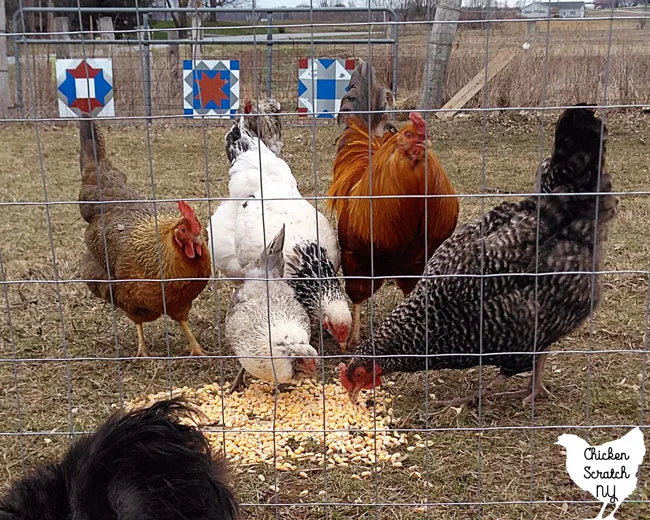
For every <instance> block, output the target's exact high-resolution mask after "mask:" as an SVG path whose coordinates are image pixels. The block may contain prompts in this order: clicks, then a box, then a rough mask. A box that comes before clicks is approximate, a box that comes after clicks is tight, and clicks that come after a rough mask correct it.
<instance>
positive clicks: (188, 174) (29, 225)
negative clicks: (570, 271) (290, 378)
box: [0, 112, 650, 520]
mask: <svg viewBox="0 0 650 520" xmlns="http://www.w3.org/2000/svg"><path fill="white" fill-rule="evenodd" d="M556 116H557V114H549V116H548V118H547V119H545V120H544V121H543V128H544V140H543V142H542V144H543V147H544V150H545V151H548V149H549V143H550V136H551V134H552V118H554V117H556ZM608 117H609V120H608V125H609V129H610V144H609V149H608V163H609V169H610V171H611V172H612V173H613V175H614V178H615V186H616V189H618V190H621V191H623V192H631V191H641V190H647V189H648V186H650V167H649V165H650V151H649V150H650V149H649V147H648V142H650V121H649V120H648V116H647V115H642V114H640V113H639V112H636V113H633V114H632V113H628V114H614V113H610V114H609V116H608ZM486 130H487V132H486V139H485V145H486V166H487V168H486V184H487V187H488V189H489V190H493V191H496V192H506V191H511V192H519V191H522V190H523V191H530V189H531V185H532V178H533V172H534V170H535V167H536V164H537V162H538V158H539V147H540V137H539V135H540V124H539V122H538V121H537V119H534V118H533V119H528V118H525V117H522V116H515V115H512V116H511V117H507V118H506V117H496V116H495V117H490V118H489V119H488V120H487V126H486ZM0 132H1V134H0V135H1V136H2V139H1V140H0V164H2V169H3V171H4V172H5V174H4V177H3V178H4V179H5V184H4V186H5V188H4V189H3V192H2V194H1V195H0V199H1V200H2V201H17V202H23V201H34V202H38V201H43V200H44V191H43V181H42V177H41V171H40V168H39V160H38V157H39V155H38V147H37V142H36V136H35V132H34V127H33V126H31V125H23V124H12V125H6V126H4V127H3V128H2V129H1V130H0ZM223 133H224V130H223V127H221V126H218V123H213V122H211V123H210V127H209V128H208V135H207V137H208V139H207V148H206V149H204V147H203V134H202V129H201V127H200V126H185V125H178V126H171V125H167V126H166V125H154V126H153V127H152V128H151V132H150V135H151V157H152V163H151V165H150V163H149V161H148V148H147V145H148V141H147V134H146V132H145V129H144V128H142V127H130V126H129V127H125V126H112V127H110V128H109V129H108V132H107V134H108V135H107V139H108V150H109V153H110V155H111V158H112V159H113V160H114V162H115V163H116V164H117V165H119V166H120V167H121V168H122V169H123V170H124V171H126V172H127V173H128V175H129V178H130V181H131V182H132V184H133V185H134V186H135V187H136V188H137V189H139V190H141V191H142V192H143V193H145V194H147V195H151V192H152V186H151V182H150V177H149V170H150V166H151V168H152V170H153V176H154V179H155V183H154V184H155V190H156V195H157V196H158V197H204V196H206V195H207V194H208V193H209V194H210V195H211V196H219V195H225V193H226V190H227V168H226V166H225V157H224V151H223V145H222V138H223ZM336 134H337V129H336V128H335V127H334V126H331V125H330V126H319V127H318V128H317V129H316V131H315V134H314V135H315V140H313V139H312V131H311V129H309V128H288V129H287V130H286V139H285V143H286V144H285V146H286V151H287V160H288V162H289V164H290V165H291V166H292V168H293V171H294V173H295V174H296V176H297V178H298V180H299V184H300V188H301V190H302V191H303V193H305V194H312V193H313V192H314V182H315V181H317V182H316V184H317V188H318V191H319V193H323V191H324V190H325V189H326V187H327V186H328V184H329V181H330V174H329V168H330V165H331V163H332V159H333V154H334V146H333V143H334V138H335V136H336ZM431 135H432V137H433V139H434V143H435V150H436V153H437V154H438V155H439V157H440V160H441V162H442V163H443V165H444V166H445V168H446V170H447V172H448V174H449V176H450V178H451V179H452V181H453V183H454V185H455V186H456V188H457V189H458V191H459V192H460V193H476V192H478V191H480V179H481V164H482V155H481V153H482V152H481V150H482V143H483V138H482V127H481V120H480V119H477V118H475V117H468V118H458V119H456V120H454V121H452V122H449V123H440V122H432V128H431ZM39 137H40V148H41V150H42V158H43V172H44V176H45V181H46V185H47V196H48V198H49V201H50V202H60V201H74V200H76V197H77V193H78V189H79V173H78V171H79V170H78V162H77V153H78V137H77V132H76V129H75V128H74V126H72V125H40V126H39ZM312 149H313V150H314V154H312ZM204 154H205V156H206V157H207V166H208V167H207V172H206V170H205V167H204ZM206 174H207V182H206ZM208 189H209V192H208ZM502 199H503V195H498V194H495V196H494V198H489V199H487V200H485V206H486V207H487V208H489V207H491V206H493V205H494V204H496V203H497V201H500V200H502ZM195 206H196V208H197V212H198V214H199V215H200V216H201V217H202V218H203V220H204V221H205V219H207V216H208V215H209V209H208V204H207V203H196V205H195ZM212 207H213V208H214V203H212ZM480 211H481V206H480V200H479V199H473V198H463V199H462V203H461V216H460V219H461V221H462V222H466V221H468V220H470V219H473V218H475V217H476V216H477V215H479V214H480ZM47 219H48V217H47V213H46V209H45V207H44V206H43V205H31V206H0V236H1V237H2V239H1V242H0V244H1V248H2V249H1V252H2V262H3V266H4V270H5V273H6V279H7V280H8V281H11V282H17V283H10V284H8V285H7V284H5V285H4V286H3V287H2V288H1V290H2V291H6V298H7V299H8V304H9V306H8V308H7V307H5V293H4V292H2V293H0V297H2V307H3V312H2V320H3V321H2V323H1V324H0V327H1V329H0V330H1V335H0V342H1V345H2V347H1V351H2V357H3V358H5V359H7V358H12V357H13V356H16V357H17V358H21V359H25V360H26V361H23V362H20V363H15V364H14V363H10V362H6V361H5V362H3V363H1V364H0V431H2V432H17V431H20V430H22V431H25V432H37V433H39V434H38V435H29V436H15V435H5V436H0V453H1V454H2V459H1V460H0V479H1V480H2V481H5V480H7V479H9V478H12V477H18V476H20V475H21V474H22V472H23V471H24V470H25V469H27V467H29V466H30V465H33V464H36V463H38V462H42V461H45V460H51V459H52V458H55V457H57V456H59V455H60V454H61V453H62V452H63V451H64V450H65V449H66V447H67V446H68V442H69V440H68V437H67V436H66V435H62V434H65V433H66V432H68V431H70V429H71V428H72V429H74V431H76V432H80V431H88V430H92V429H93V428H95V427H96V426H97V425H98V424H99V423H100V422H101V421H102V420H103V419H104V418H105V417H106V416H107V414H109V413H110V412H111V411H112V410H113V409H114V407H115V406H116V405H118V404H119V403H120V402H121V399H122V398H123V399H125V400H128V399H134V398H138V397H142V396H144V395H146V394H150V393H154V392H159V391H165V390H167V389H169V387H170V385H172V384H173V385H174V386H184V385H187V386H192V387H200V386H203V385H205V384H211V383H216V384H219V385H220V384H222V383H223V382H225V381H226V380H228V379H229V378H231V377H232V376H233V375H234V372H235V370H236V369H237V368H238V366H237V363H236V362H235V361H233V360H223V359H220V358H219V357H218V355H226V354H230V350H229V349H228V347H227V345H222V344H221V342H220V327H221V326H222V324H223V313H224V312H225V308H226V305H227V301H228V298H229V295H230V291H231V287H230V286H229V285H228V284H226V283H223V282H219V281H216V282H215V283H213V284H211V285H209V287H208V289H207V290H206V291H205V292H204V293H203V294H202V295H201V296H200V297H199V298H198V300H197V302H196V305H195V308H194V311H193V313H192V315H191V316H190V324H191V325H192V327H193V330H194V332H195V334H196V335H197V338H198V339H199V341H200V342H201V343H202V344H203V346H204V347H205V348H206V349H207V350H209V351H210V352H211V353H212V354H213V355H215V356H214V357H213V358H211V359H203V360H187V359H175V358H174V357H171V358H170V359H165V360H137V361H119V362H118V361H115V360H114V358H115V356H116V354H119V355H120V356H129V355H132V354H133V353H134V352H135V345H136V334H135V327H133V325H132V324H131V323H130V322H129V321H128V320H127V319H126V318H125V317H124V316H123V315H122V314H121V313H117V314H113V312H112V311H111V309H110V308H109V307H108V306H107V305H105V304H103V303H102V302H99V301H97V300H95V299H94V298H92V297H91V296H90V294H89V293H88V290H87V289H86V287H85V286H84V285H83V284H82V283H79V282H77V281H75V279H78V277H79V268H78V262H79V258H80V255H81V252H82V250H83V231H84V226H83V225H82V221H81V219H80V217H79V212H78V208H77V206H76V205H75V204H71V205H66V204H53V205H50V206H49V219H50V222H49V224H50V227H51V231H52V243H50V237H49V233H48V220H47ZM648 221H650V200H649V199H648V197H647V196H625V197H623V200H622V206H621V213H620V215H619V216H618V218H617V219H616V221H615V223H614V226H613V230H612V237H611V239H610V242H609V246H608V256H607V261H606V263H605V268H606V269H609V270H613V271H622V270H646V269H647V267H648V259H649V258H650V240H648V227H647V226H648V224H647V223H648ZM51 246H52V247H53V249H52V248H51ZM53 252H54V253H55V255H56V270H57V272H58V277H59V278H58V279H59V283H57V284H52V283H45V281H47V280H52V279H53V278H54V269H53V263H52V253H53ZM604 283H605V289H606V290H605V292H604V301H603V303H602V305H601V307H600V309H599V310H598V312H597V313H596V315H595V318H594V320H593V324H591V326H585V327H583V328H582V329H580V330H579V331H577V332H576V333H574V334H571V335H570V336H569V337H567V338H564V339H563V340H562V341H561V342H560V343H559V344H558V345H556V346H555V347H554V348H553V350H555V351H560V350H567V349H570V350H576V351H585V350H595V351H597V353H594V354H591V355H586V354H580V353H579V354H565V355H561V354H557V355H554V356H551V360H550V366H549V370H548V385H549V388H550V389H551V391H552V392H553V393H554V397H553V398H552V399H550V400H544V401H539V402H538V403H536V406H535V410H534V414H532V413H531V410H530V409H525V408H522V407H521V406H520V405H519V404H517V403H498V404H496V405H494V406H488V407H485V408H484V409H483V410H481V413H480V414H479V413H478V411H477V410H468V411H466V412H463V413H461V414H459V415H456V413H455V412H454V411H453V410H449V409H446V410H428V409H427V406H426V397H425V396H426V395H429V397H431V396H432V395H435V396H436V397H438V398H445V397H450V396H456V395H460V394H463V393H464V392H468V391H471V390H472V388H474V387H475V385H476V383H477V377H478V371H477V370H468V371H459V372H455V371H446V372H432V373H430V374H428V377H427V376H426V375H425V374H414V375H396V376H394V377H392V379H393V380H394V381H395V383H396V384H395V386H392V387H388V386H387V387H386V389H387V391H388V392H389V394H390V395H391V397H393V398H394V403H395V404H394V408H395V409H394V415H395V421H396V422H397V423H398V424H400V425H401V427H403V428H406V429H415V430H418V429H425V430H427V429H428V431H426V432H424V433H422V437H423V439H425V440H429V441H433V442H432V445H431V446H430V447H429V448H428V449H427V450H424V449H418V450H415V451H413V452H412V453H411V454H410V456H409V459H408V460H406V461H404V468H401V469H397V468H392V467H390V466H389V467H384V469H383V470H382V472H381V473H379V474H377V476H376V479H375V478H371V479H363V480H360V481H357V480H352V479H351V478H350V477H351V475H352V474H353V473H356V472H359V471H363V470H364V469H366V468H365V467H364V468H363V469H361V468H357V467H354V466H351V467H350V468H340V467H337V468H333V469H328V470H327V471H325V470H324V469H323V468H322V467H320V466H317V465H309V464H307V463H305V464H303V465H299V466H298V470H297V471H296V472H281V473H278V474H277V475H275V473H274V470H273V468H272V467H268V466H236V470H237V474H236V475H235V477H236V489H237V493H238V495H239V497H240V498H241V500H242V501H244V502H246V503H249V504H257V505H256V506H249V507H247V508H246V511H247V516H249V517H251V518H253V517H255V518H271V517H273V514H274V508H273V507H266V505H268V504H274V503H275V501H276V500H277V502H278V503H279V504H280V506H279V507H280V514H281V515H282V518H288V519H293V518H296V519H298V518H300V519H311V518H319V517H322V516H323V514H324V513H325V512H326V511H327V512H329V513H330V514H331V515H332V518H347V517H350V516H352V517H355V518H369V517H372V516H374V515H375V508H374V507H373V506H368V505H364V504H373V503H377V502H378V503H383V504H391V503H398V504H409V503H422V502H427V501H428V502H430V503H442V504H447V505H438V506H435V507H432V508H430V509H429V512H430V516H431V518H444V519H446V520H450V519H470V518H476V517H477V516H479V514H482V515H483V516H482V517H483V518H486V519H499V520H502V519H515V518H535V519H548V520H556V519H558V520H559V519H560V518H577V517H579V516H580V517H585V516H589V515H592V516H593V513H595V506H592V507H586V508H585V507H584V506H579V505H576V504H573V503H570V502H568V501H572V500H581V499H584V498H585V497H584V496H583V495H582V494H581V493H580V491H579V489H578V488H576V487H575V486H574V485H573V484H572V482H571V481H570V480H569V478H568V476H567V475H566V472H565V469H564V458H563V456H562V454H561V452H560V450H559V448H558V447H557V446H554V445H553V442H554V441H555V440H556V437H557V435H558V434H559V433H560V432H564V431H575V430H574V429H572V428H571V427H570V426H571V425H575V426H584V425H595V426H596V427H595V428H594V429H592V430H590V439H591V440H593V441H594V442H599V441H604V440H605V439H611V438H613V437H614V436H615V435H619V434H621V433H622V432H623V431H625V430H626V427H624V426H620V427H617V428H613V429H604V428H598V427H597V426H598V425H629V424H645V423H646V421H647V417H644V416H643V410H644V407H643V405H644V403H643V401H642V399H641V395H642V385H643V384H644V381H643V380H642V374H643V373H644V365H643V362H644V357H643V356H642V355H641V354H639V353H632V352H630V353H628V354H626V353H612V352H610V353H608V350H614V349H622V350H636V351H638V350H640V349H642V348H643V344H644V333H645V334H647V332H644V331H646V330H647V324H646V323H645V321H644V320H645V317H644V316H645V312H646V306H647V298H648V277H647V275H643V274H632V275H626V274H622V273H621V274H613V275H608V276H606V277H605V280H604ZM399 299H400V297H399V295H398V293H397V291H396V290H395V289H394V287H392V286H389V287H386V288H384V289H383V290H382V291H380V293H379V294H378V295H377V297H376V299H375V301H374V306H375V311H376V321H377V322H379V321H380V320H381V318H382V317H384V316H385V315H386V314H387V313H388V312H389V311H390V310H391V309H392V308H393V307H394V306H395V304H396V303H397V302H398V301H399ZM7 310H8V311H10V317H11V327H9V326H8V323H7V319H8V316H9V314H8V313H7ZM114 320H115V321H114ZM146 335H147V339H148V341H149V342H150V344H151V345H152V352H154V353H157V354H160V355H167V354H169V353H171V354H172V355H176V354H180V353H181V352H182V350H183V349H184V347H185V341H184V337H183V334H182V332H181V331H180V329H179V328H178V327H177V325H176V324H174V323H169V322H167V321H165V320H159V322H157V323H155V324H153V325H149V326H147V328H146ZM325 348H326V351H327V352H330V353H332V352H336V347H335V346H334V345H333V344H331V343H330V340H329V339H326V345H325ZM14 349H15V352H14ZM44 358H55V360H51V361H43V359H44ZM96 358H102V359H96ZM335 363H336V360H332V361H331V362H330V363H328V364H327V365H326V369H325V372H324V373H325V375H326V380H327V381H328V382H332V381H335V378H334V374H333V368H334V365H335ZM485 372H486V373H485V374H484V375H485V377H491V376H492V374H493V372H492V369H486V371H485ZM522 382H523V380H521V379H520V378H517V381H514V382H513V384H521V383H522ZM400 396H401V397H400ZM531 425H534V426H535V427H536V429H530V428H528V427H530V426H531ZM479 427H480V428H484V429H482V430H480V431H476V430H475V429H476V428H479ZM557 427H559V428H557ZM41 433H43V434H41ZM412 434H413V432H411V434H409V435H412ZM410 466H417V467H418V468H419V469H418V470H417V471H419V472H420V473H421V474H422V476H423V478H422V479H412V478H408V467H410ZM646 467H647V465H646ZM300 471H304V472H306V474H307V477H306V478H305V477H301V476H299V474H298V473H299V472H300ZM260 473H262V474H264V475H265V482H266V483H265V484H264V485H261V483H260V480H259V477H258V474H260ZM276 476H277V479H278V484H277V485H278V488H279V492H278V493H277V494H275V493H273V492H271V491H269V487H268V486H269V485H271V484H275V481H274V478H275V477H276ZM427 479H428V481H429V482H430V486H426V485H425V482H426V481H427ZM649 486H650V474H649V473H648V471H647V469H646V468H642V473H641V481H640V486H639V489H640V492H639V496H640V497H641V498H642V499H644V500H647V499H648V498H650V497H648V496H647V489H648V488H649ZM305 489H308V490H310V493H309V494H308V495H307V496H305V497H301V496H300V494H301V492H302V491H303V490H305ZM321 490H323V491H324V490H326V492H327V493H326V495H319V491H321ZM530 499H532V500H534V501H550V503H546V504H534V505H528V504H491V503H493V502H503V501H528V500H530ZM323 501H326V502H328V503H331V504H338V505H329V506H326V507H325V506H321V505H317V506H314V505H310V504H313V503H314V502H316V503H319V502H323ZM477 502H478V503H480V502H487V503H490V504H491V505H490V504H488V505H485V506H484V507H479V506H478V505H476V503H477ZM287 503H291V504H304V505H296V506H282V504H287ZM450 503H463V504H464V505H449V504H450ZM340 504H346V505H340ZM359 504H361V505H359ZM635 507H636V506H635V505H633V504H627V505H624V506H623V509H622V510H621V512H620V516H621V517H622V518H626V517H631V516H633V515H634V514H635V512H636V509H635ZM379 512H380V514H381V516H382V518H402V519H408V518H419V517H421V516H422V513H421V509H418V508H416V507H414V506H406V505H404V506H386V507H381V508H380V511H379ZM648 516H650V506H649V505H648V504H643V505H641V506H640V510H639V517H641V518H643V517H648Z"/></svg>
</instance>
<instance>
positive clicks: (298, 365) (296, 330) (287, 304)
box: [226, 225, 318, 391]
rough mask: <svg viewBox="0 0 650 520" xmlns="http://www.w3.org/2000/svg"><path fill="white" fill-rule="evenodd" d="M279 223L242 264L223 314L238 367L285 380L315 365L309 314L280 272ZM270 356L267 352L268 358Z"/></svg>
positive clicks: (236, 386) (266, 377)
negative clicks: (253, 255)
mask: <svg viewBox="0 0 650 520" xmlns="http://www.w3.org/2000/svg"><path fill="white" fill-rule="evenodd" d="M284 239H285V226H284V225H283V226H282V228H281V229H280V231H279V232H278V234H277V235H276V236H275V237H274V238H273V240H272V241H271V243H270V244H269V245H268V246H267V247H266V249H265V250H264V251H263V252H262V254H261V255H260V258H259V259H258V260H257V261H255V262H254V263H253V264H252V265H251V266H249V267H248V268H247V269H246V280H245V281H244V284H243V285H242V286H241V287H239V288H238V289H237V290H236V291H235V293H234V294H233V296H232V299H231V302H230V309H229V311H228V314H227V315H226V338H227V340H228V343H230V346H231V347H232V348H233V350H234V351H235V354H237V356H238V358H239V362H240V363H241V365H242V369H241V371H240V372H239V375H238V376H237V379H236V380H235V382H234V383H233V385H232V389H231V391H235V390H238V389H239V387H240V386H241V383H242V382H243V377H244V370H246V371H247V372H249V373H250V374H252V375H253V376H255V377H259V378H261V379H264V380H266V381H274V382H276V383H279V384H286V383H289V382H291V381H294V380H296V379H300V378H302V377H305V376H310V375H313V373H314V371H315V370H316V359H317V357H318V352H316V350H315V349H314V347H312V346H311V345H310V344H309V337H310V335H311V330H310V325H309V315H308V314H307V311H305V309H304V307H303V306H302V305H301V304H300V302H299V301H298V300H297V299H296V294H295V292H294V290H293V289H292V288H291V285H289V283H287V281H286V280H273V281H269V282H268V283H267V282H266V281H265V280H266V279H267V278H282V277H283V276H284V254H283V252H282V249H283V248H284ZM271 356H272V357H271Z"/></svg>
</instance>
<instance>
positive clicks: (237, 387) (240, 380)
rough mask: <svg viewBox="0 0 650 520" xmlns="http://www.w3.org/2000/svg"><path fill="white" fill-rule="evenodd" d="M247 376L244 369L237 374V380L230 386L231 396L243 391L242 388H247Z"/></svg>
mask: <svg viewBox="0 0 650 520" xmlns="http://www.w3.org/2000/svg"><path fill="white" fill-rule="evenodd" d="M245 375H246V370H244V369H243V368H242V369H241V370H240V371H239V373H238V374H237V377H236V378H235V380H234V381H233V382H232V385H230V390H228V393H229V394H232V393H233V392H239V391H241V389H242V388H244V387H245V386H246V384H245V383H244V376H245Z"/></svg>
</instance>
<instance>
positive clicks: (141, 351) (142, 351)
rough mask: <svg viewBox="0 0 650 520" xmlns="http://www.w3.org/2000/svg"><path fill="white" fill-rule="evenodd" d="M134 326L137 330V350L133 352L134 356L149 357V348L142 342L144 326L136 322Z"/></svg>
mask: <svg viewBox="0 0 650 520" xmlns="http://www.w3.org/2000/svg"><path fill="white" fill-rule="evenodd" d="M135 327H136V329H137V330H138V352H137V353H136V354H135V357H149V349H147V344H146V343H145V342H144V328H143V326H142V323H136V324H135Z"/></svg>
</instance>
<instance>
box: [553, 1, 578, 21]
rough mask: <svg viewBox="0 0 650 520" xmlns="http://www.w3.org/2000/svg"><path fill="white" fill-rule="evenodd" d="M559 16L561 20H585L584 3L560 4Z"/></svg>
mask: <svg viewBox="0 0 650 520" xmlns="http://www.w3.org/2000/svg"><path fill="white" fill-rule="evenodd" d="M557 9H558V11H559V12H558V14H559V16H560V18H584V17H585V3H584V2H558V7H557Z"/></svg>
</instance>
